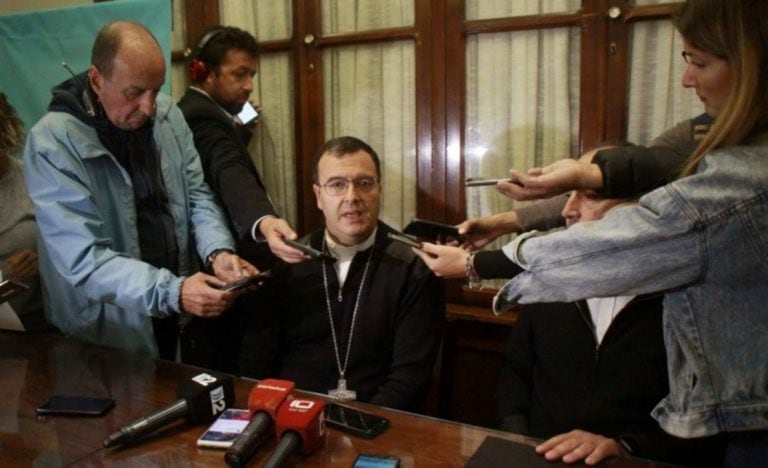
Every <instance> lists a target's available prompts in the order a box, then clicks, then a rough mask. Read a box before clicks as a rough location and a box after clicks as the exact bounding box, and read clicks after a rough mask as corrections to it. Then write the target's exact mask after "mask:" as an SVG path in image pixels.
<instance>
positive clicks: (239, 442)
mask: <svg viewBox="0 0 768 468" xmlns="http://www.w3.org/2000/svg"><path fill="white" fill-rule="evenodd" d="M294 387H295V384H294V383H293V382H290V381H288V380H278V379H264V380H262V381H261V382H259V383H258V384H256V386H255V387H253V389H252V390H251V395H250V396H249V397H248V409H249V410H250V412H251V415H252V417H251V421H250V422H249V423H248V425H247V426H245V429H243V432H241V433H240V435H238V436H237V438H236V439H235V441H234V442H233V443H232V446H231V447H230V448H229V449H228V450H227V453H225V454H224V461H226V462H227V464H228V465H230V466H240V465H243V464H245V462H247V461H248V459H249V458H250V457H251V455H253V452H254V451H255V450H256V447H258V446H259V445H261V443H262V442H264V440H265V439H266V437H265V436H268V435H270V434H271V432H269V430H270V429H271V428H272V421H274V420H275V417H276V415H277V410H278V408H279V407H280V405H282V404H283V402H284V401H285V399H286V398H288V396H289V395H290V393H291V392H292V391H293V389H294Z"/></svg>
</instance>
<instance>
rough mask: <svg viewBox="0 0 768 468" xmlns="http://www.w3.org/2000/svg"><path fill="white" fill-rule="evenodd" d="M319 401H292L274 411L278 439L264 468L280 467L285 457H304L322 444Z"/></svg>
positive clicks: (322, 428) (322, 429)
mask: <svg viewBox="0 0 768 468" xmlns="http://www.w3.org/2000/svg"><path fill="white" fill-rule="evenodd" d="M324 408H325V403H324V402H322V401H320V400H308V399H298V398H296V399H293V400H291V401H290V403H286V404H284V405H282V406H281V407H280V409H279V410H277V436H278V437H279V438H280V442H278V444H277V447H275V451H274V452H272V455H271V456H270V457H269V460H267V462H266V463H265V464H264V467H265V468H277V467H280V466H283V463H285V461H286V460H288V457H290V456H291V455H292V454H293V453H294V452H296V451H298V452H299V453H301V454H303V455H307V454H309V453H311V452H312V451H314V450H316V449H317V448H319V447H320V446H321V445H322V444H323V442H324V441H325V436H326V431H325V421H324V419H323V409H324Z"/></svg>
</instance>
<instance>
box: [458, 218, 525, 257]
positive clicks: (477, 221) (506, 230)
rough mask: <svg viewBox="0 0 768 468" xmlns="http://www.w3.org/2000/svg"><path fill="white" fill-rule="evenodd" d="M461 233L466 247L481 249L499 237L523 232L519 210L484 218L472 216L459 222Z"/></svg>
mask: <svg viewBox="0 0 768 468" xmlns="http://www.w3.org/2000/svg"><path fill="white" fill-rule="evenodd" d="M458 228H459V234H460V235H461V236H462V237H463V238H464V239H465V241H464V244H463V245H462V247H464V248H465V249H471V250H475V249H481V248H483V247H485V246H486V245H488V244H490V243H491V242H493V241H494V240H496V239H497V238H498V237H500V236H503V235H504V234H510V233H513V232H521V231H522V227H521V226H520V222H519V220H518V218H517V212H515V211H505V212H502V213H496V214H494V215H491V216H484V217H482V218H471V219H468V220H466V221H464V222H463V223H461V224H459V226H458Z"/></svg>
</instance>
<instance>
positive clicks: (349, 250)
mask: <svg viewBox="0 0 768 468" xmlns="http://www.w3.org/2000/svg"><path fill="white" fill-rule="evenodd" d="M376 231H378V226H376V227H375V228H374V229H373V232H372V233H371V235H370V236H368V238H367V239H365V240H364V241H363V242H360V243H359V244H355V245H341V244H339V243H338V242H336V241H334V240H333V239H332V238H331V235H330V234H329V233H328V230H327V229H326V231H325V245H326V246H328V252H329V253H330V254H331V256H332V257H334V258H335V259H336V260H337V262H336V263H335V264H334V267H335V268H336V275H337V276H338V278H339V284H340V285H343V284H344V281H345V280H346V279H347V273H349V267H350V265H352V259H353V258H355V254H356V253H357V252H361V251H363V250H367V249H368V248H370V247H371V246H372V245H373V243H374V242H375V241H376Z"/></svg>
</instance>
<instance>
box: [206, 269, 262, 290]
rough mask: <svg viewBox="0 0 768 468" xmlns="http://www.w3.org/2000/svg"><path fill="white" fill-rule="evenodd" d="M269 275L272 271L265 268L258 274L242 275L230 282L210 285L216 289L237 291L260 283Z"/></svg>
mask: <svg viewBox="0 0 768 468" xmlns="http://www.w3.org/2000/svg"><path fill="white" fill-rule="evenodd" d="M270 276H272V271H271V270H265V271H262V272H260V273H259V274H258V275H252V276H243V277H242V278H240V279H238V280H235V281H232V282H230V283H226V284H224V285H223V286H213V285H212V286H213V287H214V288H216V289H221V290H222V291H239V290H241V289H245V288H247V287H249V286H253V285H254V284H260V283H262V282H263V281H264V280H265V279H267V278H269V277H270Z"/></svg>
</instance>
